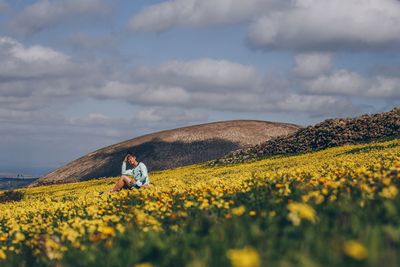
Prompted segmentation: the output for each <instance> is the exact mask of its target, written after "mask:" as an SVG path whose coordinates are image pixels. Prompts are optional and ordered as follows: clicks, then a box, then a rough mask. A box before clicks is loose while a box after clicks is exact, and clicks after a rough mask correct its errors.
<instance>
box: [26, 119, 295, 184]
mask: <svg viewBox="0 0 400 267" xmlns="http://www.w3.org/2000/svg"><path fill="white" fill-rule="evenodd" d="M299 127H300V126H298V125H294V124H289V123H278V122H268V121H256V120H234V121H223V122H213V123H206V124H201V125H194V126H189V127H183V128H178V129H172V130H166V131H161V132H157V133H152V134H147V135H143V136H140V137H136V138H134V139H130V140H127V141H124V142H121V143H117V144H114V145H111V146H108V147H105V148H101V149H99V150H96V151H94V152H92V153H89V154H88V155H85V156H83V157H81V158H78V159H76V160H74V161H72V162H70V163H68V164H66V165H65V166H63V167H61V168H59V169H57V170H55V171H53V172H51V173H49V174H47V175H45V176H42V177H40V178H39V179H38V180H36V181H35V182H33V183H32V184H30V185H29V186H30V187H32V186H38V185H47V184H55V183H65V182H76V181H82V180H90V179H93V178H100V177H111V176H117V175H120V169H121V161H122V159H123V157H124V155H125V153H126V152H127V150H132V151H133V152H134V153H135V154H137V156H138V159H139V161H143V162H145V163H146V165H147V167H148V169H149V171H157V170H164V169H170V168H176V167H181V166H185V165H190V164H195V163H202V162H206V161H209V160H212V159H216V158H219V157H222V156H224V155H225V154H226V153H229V152H230V151H233V150H237V149H240V148H245V147H250V146H253V145H256V144H258V143H261V142H264V141H265V140H268V139H271V138H272V137H275V136H279V135H287V134H290V133H292V132H294V131H295V130H297V129H298V128H299Z"/></svg>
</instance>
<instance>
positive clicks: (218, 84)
mask: <svg viewBox="0 0 400 267" xmlns="http://www.w3.org/2000/svg"><path fill="white" fill-rule="evenodd" d="M133 76H134V77H135V78H136V79H139V80H145V81H151V80H156V81H157V82H158V83H168V84H171V85H176V86H181V87H185V89H188V90H199V89H200V90H210V91H219V90H222V89H224V88H225V89H227V90H229V91H232V90H235V89H248V90H251V88H253V87H255V86H256V85H257V84H258V83H259V82H260V79H261V77H260V75H259V73H258V72H257V70H256V69H255V68H254V67H253V66H249V65H242V64H239V63H236V62H230V61H226V60H217V59H209V58H205V59H199V60H192V61H169V62H167V63H164V64H160V65H159V66H155V67H146V66H144V67H138V68H136V69H135V70H134V71H133Z"/></svg>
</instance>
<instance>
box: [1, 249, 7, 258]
mask: <svg viewBox="0 0 400 267" xmlns="http://www.w3.org/2000/svg"><path fill="white" fill-rule="evenodd" d="M5 259H7V255H6V253H4V251H3V250H1V249H0V260H5Z"/></svg>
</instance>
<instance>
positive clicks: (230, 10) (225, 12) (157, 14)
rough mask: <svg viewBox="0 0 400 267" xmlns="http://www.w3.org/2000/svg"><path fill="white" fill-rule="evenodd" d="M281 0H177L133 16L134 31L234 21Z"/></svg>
mask: <svg viewBox="0 0 400 267" xmlns="http://www.w3.org/2000/svg"><path fill="white" fill-rule="evenodd" d="M282 4H283V2H282V1H277V0H246V1H240V0H218V1H216V0H173V1H166V2H163V3H160V4H155V5H152V6H150V7H146V8H145V9H143V10H142V11H141V12H140V13H139V14H136V15H135V16H133V17H132V18H131V20H130V22H129V27H130V28H131V29H132V30H134V31H149V32H150V31H154V32H160V31H165V30H168V29H170V28H172V27H175V26H186V25H190V26H209V25H215V24H222V25H223V24H232V23H238V22H242V21H246V20H249V19H250V18H252V17H253V16H255V15H257V14H260V13H262V12H264V11H265V10H268V9H269V8H273V7H276V6H279V5H282Z"/></svg>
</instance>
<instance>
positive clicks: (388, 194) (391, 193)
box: [379, 185, 399, 199]
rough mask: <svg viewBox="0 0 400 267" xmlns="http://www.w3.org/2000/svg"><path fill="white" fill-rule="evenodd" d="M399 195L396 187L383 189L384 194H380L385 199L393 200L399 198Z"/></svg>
mask: <svg viewBox="0 0 400 267" xmlns="http://www.w3.org/2000/svg"><path fill="white" fill-rule="evenodd" d="M398 193H399V190H398V189H397V187H396V186H394V185H391V186H389V187H385V188H383V189H382V192H380V193H379V195H380V196H381V197H384V198H391V199H393V198H395V197H396V196H397V194H398Z"/></svg>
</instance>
